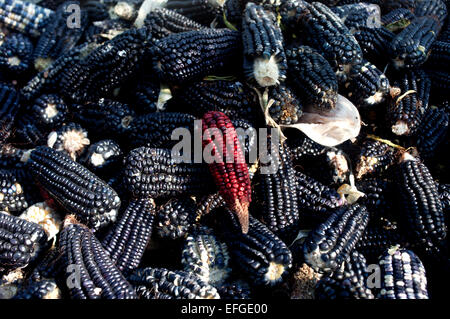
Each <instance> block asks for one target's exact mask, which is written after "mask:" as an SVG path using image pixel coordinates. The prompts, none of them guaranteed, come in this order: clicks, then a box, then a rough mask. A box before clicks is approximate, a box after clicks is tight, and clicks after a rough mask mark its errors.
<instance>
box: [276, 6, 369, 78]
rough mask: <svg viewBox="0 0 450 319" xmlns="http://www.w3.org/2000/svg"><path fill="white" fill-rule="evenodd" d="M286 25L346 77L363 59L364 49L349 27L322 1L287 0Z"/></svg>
mask: <svg viewBox="0 0 450 319" xmlns="http://www.w3.org/2000/svg"><path fill="white" fill-rule="evenodd" d="M281 17H282V22H283V24H284V25H285V26H286V27H288V29H291V30H292V31H293V32H294V33H295V32H296V30H300V31H301V33H300V34H299V36H300V37H301V38H302V39H304V41H305V42H304V43H305V44H307V45H309V46H311V47H313V48H314V49H316V50H317V51H319V53H320V54H322V55H323V57H324V58H325V59H327V61H328V62H329V63H330V64H331V66H332V67H333V68H334V70H335V72H336V73H337V74H338V75H340V76H343V77H344V78H345V76H346V75H347V74H348V72H349V71H350V69H351V66H352V65H354V64H358V63H360V62H361V59H362V52H361V48H360V47H359V45H358V42H357V41H356V39H355V38H354V37H353V35H352V34H351V33H350V31H349V29H348V28H347V27H346V26H345V25H344V23H343V22H342V21H341V19H339V17H338V16H337V15H336V14H334V13H333V11H331V9H330V8H328V7H327V6H326V5H324V4H322V3H320V2H313V3H307V2H304V1H297V0H296V1H286V2H285V3H284V4H283V6H282V8H281Z"/></svg>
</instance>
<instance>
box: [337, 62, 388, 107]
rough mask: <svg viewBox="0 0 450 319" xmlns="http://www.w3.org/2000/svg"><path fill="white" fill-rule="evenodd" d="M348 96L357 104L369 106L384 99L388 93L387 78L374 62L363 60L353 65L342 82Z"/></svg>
mask: <svg viewBox="0 0 450 319" xmlns="http://www.w3.org/2000/svg"><path fill="white" fill-rule="evenodd" d="M344 86H345V88H346V90H348V93H347V96H348V98H349V99H350V100H351V101H352V102H354V103H355V104H356V105H358V106H370V105H375V104H379V103H381V102H383V101H384V99H385V97H386V96H387V95H388V94H389V89H390V85H389V80H388V78H387V77H386V76H385V75H384V74H383V72H381V71H380V70H379V69H378V68H377V67H376V66H375V65H374V64H372V63H370V62H369V61H366V60H363V62H362V63H361V64H358V65H355V66H353V68H352V70H351V71H350V76H349V80H348V82H346V83H345V84H344Z"/></svg>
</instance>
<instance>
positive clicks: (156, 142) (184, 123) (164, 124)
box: [129, 112, 196, 147]
mask: <svg viewBox="0 0 450 319" xmlns="http://www.w3.org/2000/svg"><path fill="white" fill-rule="evenodd" d="M195 119H196V118H195V117H194V116H193V115H191V114H187V113H176V112H173V113H169V112H167V113H166V112H156V113H149V114H147V115H142V116H139V117H137V118H136V119H134V120H133V121H132V122H131V125H130V135H129V138H130V140H131V141H130V142H131V143H130V144H131V145H132V146H135V147H138V146H142V145H147V146H150V147H163V146H164V147H170V144H169V143H176V141H172V139H171V136H172V132H173V131H174V130H175V129H177V128H186V129H189V128H193V127H194V120H195Z"/></svg>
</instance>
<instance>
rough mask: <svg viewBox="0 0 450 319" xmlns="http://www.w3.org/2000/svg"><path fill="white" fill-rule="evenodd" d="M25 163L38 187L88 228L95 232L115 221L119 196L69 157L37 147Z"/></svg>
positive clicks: (46, 148) (43, 147)
mask: <svg viewBox="0 0 450 319" xmlns="http://www.w3.org/2000/svg"><path fill="white" fill-rule="evenodd" d="M28 163H29V168H30V170H31V172H32V174H33V175H34V176H35V178H36V179H37V181H38V182H39V184H40V185H41V186H42V187H43V188H44V189H45V190H46V191H47V192H49V193H50V194H51V196H52V197H53V198H54V199H55V200H56V201H57V202H58V203H59V204H61V206H63V207H64V208H65V209H66V210H67V211H69V212H70V213H72V214H76V215H77V217H78V218H79V219H80V220H82V221H83V222H84V223H86V224H87V226H88V227H90V228H92V229H94V230H97V229H99V228H101V227H103V226H106V225H107V224H109V223H111V222H114V221H115V220H116V217H117V211H118V209H119V207H120V198H119V196H117V194H116V192H115V191H114V190H113V189H112V188H111V187H109V186H108V185H107V184H106V183H105V182H104V181H102V180H101V179H99V178H98V177H97V176H95V175H94V174H92V173H91V172H90V171H88V170H87V169H86V168H84V167H83V166H82V165H80V164H78V163H76V162H74V161H73V160H71V158H70V157H69V156H67V155H65V154H63V153H60V152H58V151H56V150H53V149H51V148H49V147H46V146H39V147H37V148H36V149H35V150H33V151H32V152H31V154H30V159H29V162H28Z"/></svg>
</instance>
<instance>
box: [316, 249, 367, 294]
mask: <svg viewBox="0 0 450 319" xmlns="http://www.w3.org/2000/svg"><path fill="white" fill-rule="evenodd" d="M368 276H369V272H368V269H367V262H366V259H365V258H364V256H363V255H361V254H360V253H358V252H357V251H353V252H352V253H351V254H350V257H349V260H347V261H345V262H344V264H343V267H342V268H341V269H338V270H337V271H335V272H333V274H331V275H326V276H324V277H322V278H321V279H320V281H319V282H318V283H317V286H316V289H315V292H314V294H315V297H316V298H317V299H374V295H373V293H372V291H371V290H370V288H368V285H367V284H368Z"/></svg>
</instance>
